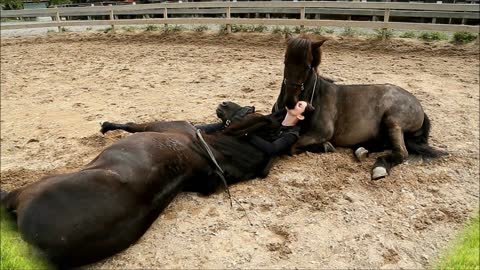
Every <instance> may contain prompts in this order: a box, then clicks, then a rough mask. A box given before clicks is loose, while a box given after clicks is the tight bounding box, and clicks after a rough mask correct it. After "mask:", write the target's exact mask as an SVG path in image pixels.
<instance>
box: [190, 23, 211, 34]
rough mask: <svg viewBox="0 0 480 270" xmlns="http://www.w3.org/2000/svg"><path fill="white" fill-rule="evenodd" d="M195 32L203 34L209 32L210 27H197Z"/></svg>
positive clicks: (194, 29)
mask: <svg viewBox="0 0 480 270" xmlns="http://www.w3.org/2000/svg"><path fill="white" fill-rule="evenodd" d="M193 31H195V32H198V33H203V32H205V31H208V26H206V25H197V26H195V27H194V28H193Z"/></svg>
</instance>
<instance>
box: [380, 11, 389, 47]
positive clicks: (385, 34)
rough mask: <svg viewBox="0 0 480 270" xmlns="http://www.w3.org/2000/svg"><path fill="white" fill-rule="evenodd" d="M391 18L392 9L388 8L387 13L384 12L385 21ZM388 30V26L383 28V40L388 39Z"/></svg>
mask: <svg viewBox="0 0 480 270" xmlns="http://www.w3.org/2000/svg"><path fill="white" fill-rule="evenodd" d="M389 20H390V9H389V8H387V9H385V14H384V16H383V22H386V23H388V21H389ZM387 30H388V28H383V31H382V40H385V39H387Z"/></svg>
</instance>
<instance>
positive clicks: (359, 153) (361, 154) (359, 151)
mask: <svg viewBox="0 0 480 270" xmlns="http://www.w3.org/2000/svg"><path fill="white" fill-rule="evenodd" d="M368 153H369V152H368V150H367V149H366V148H365V147H363V146H360V147H358V148H356V149H355V148H354V151H353V154H354V155H355V157H356V158H357V159H358V161H360V162H361V161H364V160H365V159H366V158H367V157H368Z"/></svg>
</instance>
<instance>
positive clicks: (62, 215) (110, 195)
mask: <svg viewBox="0 0 480 270" xmlns="http://www.w3.org/2000/svg"><path fill="white" fill-rule="evenodd" d="M217 113H218V115H219V116H221V117H222V119H223V123H224V124H227V123H230V122H231V121H233V124H234V123H235V119H237V118H242V117H241V116H243V115H245V114H247V116H248V115H250V114H251V115H254V114H255V113H253V110H251V108H250V109H249V108H246V107H244V108H242V107H240V106H238V105H236V104H234V103H223V104H221V105H220V106H219V107H218V111H217ZM239 114H241V115H240V116H239ZM107 126H108V124H104V128H107ZM130 126H131V127H132V130H131V131H134V130H138V131H144V132H142V133H137V134H133V135H131V136H128V137H126V138H124V139H122V140H119V141H117V142H116V143H114V144H112V145H110V146H109V147H107V148H106V149H105V150H103V151H102V152H101V153H100V154H99V155H98V156H97V157H96V158H95V159H93V160H92V161H91V162H90V163H89V164H87V165H86V166H85V167H84V168H82V169H81V170H80V171H78V172H73V173H67V174H60V175H52V176H47V177H45V178H43V179H41V180H39V181H37V182H34V183H32V184H30V185H27V186H25V187H22V188H18V189H16V190H13V191H11V192H9V193H5V192H2V198H1V201H0V202H1V205H2V206H3V207H5V208H6V209H7V210H8V211H10V212H12V213H14V214H16V217H17V225H18V229H19V232H20V233H21V235H22V237H23V239H25V240H26V241H27V242H28V243H30V244H33V245H34V246H36V247H38V248H39V249H40V250H41V251H42V253H44V254H45V255H46V257H47V258H48V259H49V260H50V261H52V262H53V263H54V264H56V265H58V266H61V267H69V266H79V265H84V264H88V263H92V262H95V261H98V260H100V259H103V258H106V257H108V256H111V255H113V254H115V253H117V252H119V251H120V250H123V249H125V248H127V247H128V246H129V245H131V244H133V243H134V242H135V241H137V239H139V238H140V237H141V236H142V235H143V233H144V232H145V231H146V230H147V229H148V227H149V226H150V225H151V224H152V222H153V221H154V220H155V219H156V218H157V216H158V215H159V213H160V212H161V211H162V210H163V209H164V208H165V207H166V206H167V205H168V204H169V203H170V201H171V200H172V199H173V198H174V197H175V196H176V195H177V194H178V193H179V192H181V191H182V190H190V191H197V192H201V193H203V194H209V193H212V192H214V191H215V190H216V189H217V188H218V187H219V186H222V185H223V182H222V181H223V180H222V176H221V175H220V174H219V173H218V169H217V167H216V166H215V165H214V163H213V161H212V160H211V158H210V157H209V155H208V154H207V151H206V149H205V146H204V145H203V144H202V143H201V142H200V140H199V138H198V137H197V136H198V134H197V133H196V129H195V127H194V126H192V125H191V124H190V123H188V122H183V121H177V122H155V123H150V124H146V125H136V126H135V125H133V124H132V125H130ZM139 129H141V130H139ZM104 131H105V130H104ZM202 139H203V140H204V141H205V142H206V143H207V144H208V146H209V148H210V149H211V151H212V153H213V156H214V158H215V159H216V161H217V162H218V164H219V165H220V167H221V168H222V169H223V172H224V177H225V179H226V181H227V182H228V184H232V183H235V182H238V181H243V180H247V179H252V178H255V177H257V176H259V175H264V174H266V173H268V172H265V170H264V168H265V165H266V164H268V161H269V159H270V158H269V157H267V156H265V154H263V153H262V152H261V151H259V150H257V149H256V148H255V147H253V146H251V145H250V144H249V143H248V142H246V141H245V140H244V139H242V138H237V137H234V136H228V135H225V134H224V132H222V131H220V132H214V133H211V134H203V136H202Z"/></svg>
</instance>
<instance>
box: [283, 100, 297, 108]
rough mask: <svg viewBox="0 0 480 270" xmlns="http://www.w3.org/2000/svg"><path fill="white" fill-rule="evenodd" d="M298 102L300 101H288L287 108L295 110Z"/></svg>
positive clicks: (286, 102)
mask: <svg viewBox="0 0 480 270" xmlns="http://www.w3.org/2000/svg"><path fill="white" fill-rule="evenodd" d="M297 102H298V101H297V100H295V99H290V100H286V101H285V106H286V107H287V109H289V110H292V109H295V105H297Z"/></svg>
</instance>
